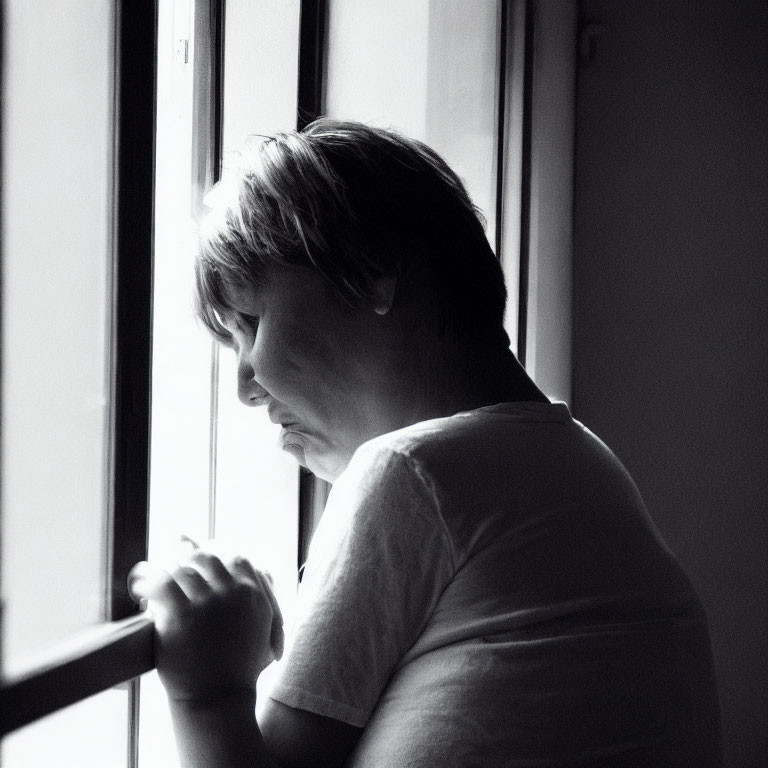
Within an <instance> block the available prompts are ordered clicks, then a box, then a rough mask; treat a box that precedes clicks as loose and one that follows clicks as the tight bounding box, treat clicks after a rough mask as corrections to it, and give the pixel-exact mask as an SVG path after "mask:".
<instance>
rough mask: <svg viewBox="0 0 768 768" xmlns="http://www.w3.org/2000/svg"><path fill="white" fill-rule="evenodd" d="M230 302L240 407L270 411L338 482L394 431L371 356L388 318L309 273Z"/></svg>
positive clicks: (308, 459)
mask: <svg viewBox="0 0 768 768" xmlns="http://www.w3.org/2000/svg"><path fill="white" fill-rule="evenodd" d="M230 300H231V301H230V304H231V311H230V312H229V313H227V314H226V315H225V316H224V317H223V320H224V322H225V324H226V326H227V329H228V330H229V331H230V332H231V333H232V336H233V346H234V350H235V353H236V355H237V359H238V396H239V398H240V400H241V401H242V402H243V403H244V404H245V405H248V406H259V405H264V406H266V408H267V409H268V411H269V417H270V419H271V420H272V421H273V422H275V423H279V424H281V425H282V430H281V433H280V442H281V445H282V447H283V449H284V450H286V451H288V452H289V453H291V454H292V455H293V456H294V457H295V458H296V459H297V460H298V461H299V462H300V463H301V464H303V465H304V466H306V467H308V468H309V469H310V470H312V471H313V472H314V473H315V474H316V475H318V476H319V477H322V478H324V479H327V480H331V481H333V480H335V478H336V477H337V476H338V475H339V474H340V473H341V472H342V471H343V470H344V468H345V467H346V465H347V463H348V462H349V459H350V458H351V456H352V454H353V453H354V451H355V449H356V448H357V447H358V446H359V445H361V444H362V443H363V442H365V441H366V440H368V439H370V438H371V437H374V436H375V435H376V434H380V433H381V432H383V431H387V430H386V426H382V423H381V408H380V403H377V402H376V400H377V398H376V392H377V390H379V389H380V387H381V384H380V373H379V371H378V370H377V366H376V364H375V360H374V358H375V354H372V351H371V350H372V349H375V348H376V345H375V341H374V338H373V337H374V336H375V326H376V322H377V318H379V317H380V315H378V314H376V313H375V312H374V311H373V310H371V311H364V310H353V309H351V308H350V307H348V306H346V305H345V304H343V303H342V302H341V300H340V299H338V298H337V297H336V296H335V294H334V293H333V291H332V289H331V288H330V287H329V286H328V285H327V283H326V282H325V281H324V280H323V279H322V277H320V276H319V275H317V274H316V273H315V272H314V271H312V270H309V269H299V268H295V269H287V268H279V269H276V270H274V272H273V274H271V275H270V277H269V279H268V281H267V282H266V284H265V285H264V286H263V287H259V288H258V289H253V288H247V289H237V290H233V291H232V292H231V295H230Z"/></svg>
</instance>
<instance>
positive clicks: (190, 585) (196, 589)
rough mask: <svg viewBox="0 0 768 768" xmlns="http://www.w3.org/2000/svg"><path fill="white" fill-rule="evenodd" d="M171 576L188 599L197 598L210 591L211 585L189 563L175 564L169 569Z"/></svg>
mask: <svg viewBox="0 0 768 768" xmlns="http://www.w3.org/2000/svg"><path fill="white" fill-rule="evenodd" d="M171 576H173V578H174V580H175V581H176V583H177V584H178V585H179V586H180V587H181V588H182V590H183V591H184V594H185V595H186V596H187V597H188V598H189V599H190V600H199V599H201V598H203V597H205V596H206V595H208V594H210V592H211V585H210V584H209V583H208V582H207V581H206V580H205V579H204V578H203V575H202V574H201V573H200V571H198V570H197V568H194V567H193V566H191V565H179V566H176V568H174V569H173V570H172V571H171Z"/></svg>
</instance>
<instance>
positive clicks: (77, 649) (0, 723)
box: [0, 614, 154, 735]
mask: <svg viewBox="0 0 768 768" xmlns="http://www.w3.org/2000/svg"><path fill="white" fill-rule="evenodd" d="M153 638H154V625H153V623H152V621H151V619H149V618H147V616H146V615H143V614H142V615H140V616H132V617H130V618H128V619H123V620H122V621H116V622H111V623H106V624H101V625H99V626H96V627H89V628H88V629H87V630H84V631H83V632H80V633H78V634H76V635H74V636H72V637H71V638H68V639H67V640H66V641H65V642H63V643H61V644H59V645H57V646H56V648H54V649H52V650H51V651H48V652H46V653H44V654H42V653H41V654H37V655H35V657H30V658H29V659H28V660H25V663H24V668H23V669H16V670H14V671H13V673H12V674H6V675H3V677H2V693H3V695H2V700H1V701H0V704H1V706H2V709H0V735H2V734H5V733H8V732H9V731H12V730H15V729H16V728H20V727H21V726H23V725H26V724H27V723H30V722H32V721H33V720H37V719H38V718H40V717H43V716H44V715H47V714H49V713H51V712H53V711H55V710H57V709H61V708H63V707H66V706H68V705H70V704H74V703H75V702H76V701H79V700H81V699H84V698H86V697H88V696H92V695H94V694H96V693H99V692H100V691H104V690H106V689H107V688H111V687H113V686H115V685H118V684H120V683H123V682H125V681H126V680H130V679H132V678H134V677H138V676H139V675H142V674H144V673H145V672H149V671H150V670H151V669H153V668H154V651H153ZM43 692H45V693H44V695H43Z"/></svg>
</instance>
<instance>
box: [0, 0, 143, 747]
mask: <svg viewBox="0 0 768 768" xmlns="http://www.w3.org/2000/svg"><path fill="white" fill-rule="evenodd" d="M156 17H157V6H156V3H155V2H154V0H140V1H139V2H131V1H130V0H116V2H115V7H114V65H113V66H114V98H113V127H114V139H113V162H112V165H113V212H112V216H113V221H112V235H111V252H112V270H113V272H112V275H113V276H112V305H113V308H112V346H111V353H110V354H111V359H110V375H111V382H112V384H111V414H110V417H111V423H110V429H109V435H108V442H109V447H110V450H109V457H110V458H109V465H108V467H109V469H108V472H109V478H108V481H109V493H108V500H107V519H108V526H107V527H108V537H107V542H106V547H105V554H106V559H107V569H106V573H107V579H108V584H107V589H106V590H105V604H104V610H103V614H104V616H105V618H106V619H107V622H105V623H104V624H101V625H99V626H97V627H94V628H90V629H88V630H85V631H83V632H79V633H76V634H75V635H74V636H72V637H70V638H68V639H66V640H65V641H63V642H62V643H61V644H60V645H59V646H57V648H55V649H54V650H53V651H51V653H49V654H46V655H44V656H42V657H40V658H39V659H38V660H36V661H35V662H34V663H33V665H32V666H31V667H30V668H29V669H28V670H25V671H23V672H20V673H18V674H15V675H13V676H7V675H4V676H3V678H2V685H1V687H0V737H2V736H5V735H6V734H7V733H9V732H11V731H13V730H16V729H17V728H20V727H22V726H24V725H27V724H29V723H31V722H33V721H34V720H37V719H39V718H41V717H43V716H45V715H47V714H51V713H52V712H55V711H56V710H59V709H62V708H64V707H66V706H69V705H70V704H74V703H76V702H77V701H80V700H82V699H85V698H87V697H89V696H91V695H93V694H96V693H99V692H100V691H103V690H106V689H108V688H110V687H112V686H114V685H116V684H118V683H121V682H124V681H126V680H129V679H131V678H133V677H136V676H137V675H140V674H143V673H144V672H147V671H149V670H150V669H152V668H153V667H154V659H153V651H152V631H153V628H152V624H151V622H150V621H149V620H148V619H146V618H143V617H140V616H137V614H138V610H139V609H138V607H137V606H136V605H135V603H133V601H132V600H131V599H130V597H129V595H128V590H127V584H126V578H125V576H126V574H127V573H128V570H129V569H130V567H131V566H132V565H133V564H134V563H136V562H137V561H138V560H142V559H144V558H145V557H146V546H147V542H146V538H147V522H148V487H149V485H148V484H149V413H150V410H149V392H150V389H149V383H150V366H151V346H150V342H151V306H152V254H153V243H152V229H153V228H152V220H153V208H154V195H153V186H154V178H153V177H154V122H155V121H154V111H155V106H154V105H155V86H156V84H155V70H156V65H155V59H156V30H157V23H156ZM147 93H150V94H151V99H149V100H148V99H147Z"/></svg>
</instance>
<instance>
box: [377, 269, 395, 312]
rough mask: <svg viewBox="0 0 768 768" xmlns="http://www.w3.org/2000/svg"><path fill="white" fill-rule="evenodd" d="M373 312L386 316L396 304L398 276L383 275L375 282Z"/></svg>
mask: <svg viewBox="0 0 768 768" xmlns="http://www.w3.org/2000/svg"><path fill="white" fill-rule="evenodd" d="M371 287H372V289H373V290H372V293H373V311H374V312H375V313H376V314H377V315H386V314H387V313H388V312H389V311H390V310H391V309H392V305H393V304H394V303H395V291H396V290H397V275H381V276H379V277H377V278H376V279H375V280H374V281H373V285H372V286H371Z"/></svg>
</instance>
